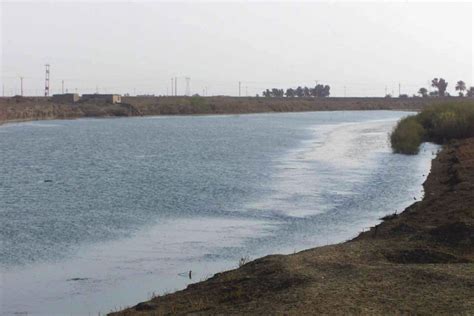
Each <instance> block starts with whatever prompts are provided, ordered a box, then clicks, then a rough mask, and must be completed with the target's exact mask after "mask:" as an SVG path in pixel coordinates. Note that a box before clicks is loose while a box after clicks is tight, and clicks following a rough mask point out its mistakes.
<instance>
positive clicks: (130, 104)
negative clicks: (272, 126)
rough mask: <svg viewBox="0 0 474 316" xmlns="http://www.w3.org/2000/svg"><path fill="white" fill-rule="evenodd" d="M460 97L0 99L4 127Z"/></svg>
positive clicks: (416, 106) (400, 106) (399, 105)
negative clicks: (54, 100) (16, 124)
mask: <svg viewBox="0 0 474 316" xmlns="http://www.w3.org/2000/svg"><path fill="white" fill-rule="evenodd" d="M446 99H449V100H451V101H452V100H458V99H459V100H462V99H461V98H456V97H450V98H332V97H328V98H264V97H225V96H216V97H151V96H150V97H122V102H121V103H116V104H111V103H104V102H91V101H88V102H78V103H57V102H53V101H52V99H51V98H48V97H19V96H16V97H0V124H5V123H18V122H26V121H36V120H55V119H76V118H91V117H96V118H99V117H100V118H105V117H131V116H160V115H219V114H253V113H281V112H311V111H368V110H369V111H370V110H394V111H415V112H417V111H420V110H422V109H423V108H425V107H427V106H429V105H433V104H438V103H441V102H443V101H446Z"/></svg>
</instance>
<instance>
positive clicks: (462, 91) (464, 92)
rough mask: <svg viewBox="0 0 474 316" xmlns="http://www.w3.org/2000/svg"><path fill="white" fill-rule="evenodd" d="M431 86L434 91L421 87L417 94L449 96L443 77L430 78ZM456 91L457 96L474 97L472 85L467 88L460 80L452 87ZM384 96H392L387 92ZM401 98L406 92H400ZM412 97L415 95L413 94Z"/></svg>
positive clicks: (424, 96) (422, 95) (406, 96)
mask: <svg viewBox="0 0 474 316" xmlns="http://www.w3.org/2000/svg"><path fill="white" fill-rule="evenodd" d="M431 86H432V87H433V88H435V89H436V90H434V91H428V89H426V88H425V87H421V88H420V89H419V90H418V95H420V96H421V97H423V98H428V97H449V96H450V94H449V93H448V92H446V89H447V88H448V82H447V81H446V80H444V79H443V78H439V79H438V78H434V79H433V80H431ZM454 89H455V90H456V91H458V96H460V97H464V96H466V97H471V98H472V97H474V87H470V88H469V89H468V88H467V87H466V83H465V82H464V81H462V80H459V81H458V82H456V86H455V87H454ZM385 97H386V98H390V97H392V95H390V94H387V95H386V96H385ZM400 97H401V98H403V97H405V98H408V95H406V94H401V95H400ZM413 97H417V95H413Z"/></svg>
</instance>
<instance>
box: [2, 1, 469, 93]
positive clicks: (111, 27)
mask: <svg viewBox="0 0 474 316" xmlns="http://www.w3.org/2000/svg"><path fill="white" fill-rule="evenodd" d="M0 16H1V48H2V49H1V54H2V57H1V65H0V66H1V74H2V85H3V86H4V89H5V94H6V95H11V94H13V93H16V94H18V93H19V87H20V79H19V77H20V76H23V77H24V90H25V94H27V95H34V94H37V95H41V94H43V88H44V64H46V63H49V64H51V89H52V93H59V92H60V91H61V80H64V81H65V87H66V88H67V89H68V90H69V92H74V91H76V89H77V91H78V92H79V93H86V92H95V91H96V88H97V87H98V89H99V92H108V93H110V92H117V93H127V92H128V93H130V94H135V93H136V94H145V93H148V94H166V93H167V92H170V86H171V81H170V79H171V77H175V76H176V77H178V85H179V87H178V93H179V94H182V93H184V90H185V80H184V78H185V77H190V78H191V91H192V92H193V93H200V94H202V91H203V89H204V88H205V87H208V88H207V89H208V93H209V94H226V95H236V94H238V82H239V81H242V95H245V94H246V93H247V92H248V94H249V95H255V94H256V93H261V91H262V90H263V89H265V88H272V87H278V88H287V87H296V86H297V85H308V86H314V84H315V81H316V80H318V81H319V82H320V83H325V84H329V85H331V95H333V96H343V95H344V87H345V90H346V94H347V96H383V95H384V93H385V87H387V91H388V93H392V91H393V92H394V93H395V95H398V83H401V91H402V93H408V94H410V95H411V94H413V93H416V91H417V90H418V88H420V87H421V86H425V87H428V81H430V80H431V79H432V78H433V77H439V76H441V77H443V78H446V79H447V80H448V82H449V86H448V91H449V92H450V93H452V94H454V91H453V89H454V86H455V82H456V81H457V80H460V79H462V80H464V81H465V82H466V83H467V84H468V85H474V83H473V70H474V69H473V54H472V52H473V49H472V43H473V39H472V37H473V26H472V17H473V7H472V3H470V2H461V3H439V2H437V3H430V2H418V3H406V2H392V3H387V2H384V3H376V2H364V3H362V2H334V1H331V2H310V3H308V2H304V3H299V4H295V3H288V2H287V3H269V2H265V3H252V2H250V3H249V2H241V3H238V2H237V3H236V2H233V3H223V2H220V3H216V2H214V3H206V2H182V3H176V2H173V3H171V2H130V1H127V2H110V1H108V2H71V1H68V2H65V1H49V2H5V1H2V3H1V15H0Z"/></svg>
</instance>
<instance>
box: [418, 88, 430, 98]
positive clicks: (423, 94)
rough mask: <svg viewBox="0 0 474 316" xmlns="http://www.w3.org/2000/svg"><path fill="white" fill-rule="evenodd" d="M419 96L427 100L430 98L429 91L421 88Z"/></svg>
mask: <svg viewBox="0 0 474 316" xmlns="http://www.w3.org/2000/svg"><path fill="white" fill-rule="evenodd" d="M418 94H419V95H421V96H422V97H423V98H426V97H428V89H426V88H420V90H418Z"/></svg>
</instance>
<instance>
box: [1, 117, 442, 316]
mask: <svg viewBox="0 0 474 316" xmlns="http://www.w3.org/2000/svg"><path fill="white" fill-rule="evenodd" d="M410 114H411V113H408V112H389V111H370V112H369V111H367V112H362V111H361V112H358V111H353V112H351V111H347V112H343V111H341V112H312V113H281V114H255V115H221V116H186V117H167V116H162V117H144V118H123V119H80V120H64V121H39V122H29V123H20V124H7V125H4V126H1V127H0V162H1V163H0V216H1V227H0V236H1V245H0V246H1V247H0V267H1V281H0V282H1V284H0V311H1V313H2V314H5V315H18V314H28V315H97V314H98V313H99V312H100V313H105V312H109V311H111V310H115V309H118V308H122V307H124V306H127V305H134V304H136V303H138V302H139V301H143V300H146V299H148V298H149V297H150V296H152V295H154V294H161V293H165V292H170V291H174V290H177V289H182V288H184V287H185V286H186V285H187V284H189V283H191V282H197V281H200V280H204V279H206V278H208V277H210V276H212V275H213V274H214V273H216V272H219V271H222V270H225V269H231V268H235V267H237V265H238V261H239V259H240V258H242V257H246V258H251V259H254V258H257V257H260V256H263V255H266V254H273V253H285V254H286V253H293V252H295V251H299V250H302V249H305V248H309V247H314V246H320V245H326V244H330V243H336V242H342V241H345V240H347V239H350V238H352V237H354V236H356V235H357V233H358V232H360V231H362V230H364V229H367V228H368V227H369V226H371V225H373V224H376V223H377V222H379V218H380V217H382V216H384V215H386V214H389V213H393V212H395V211H401V210H403V208H404V207H406V206H408V205H409V204H411V203H412V202H413V201H414V198H416V199H420V198H421V197H422V194H423V192H422V186H421V184H422V183H423V181H424V180H425V178H426V175H427V174H428V172H429V169H430V162H431V159H432V158H433V155H434V152H435V151H436V150H437V147H436V146H434V145H431V144H425V145H424V146H423V148H422V150H421V152H420V154H419V155H417V156H403V155H395V154H392V153H391V151H390V148H389V143H388V134H389V132H390V131H391V129H392V128H393V126H394V125H395V123H396V122H397V120H399V119H400V118H401V117H404V116H407V115H410ZM190 270H191V271H192V274H191V276H192V279H189V271H190Z"/></svg>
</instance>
